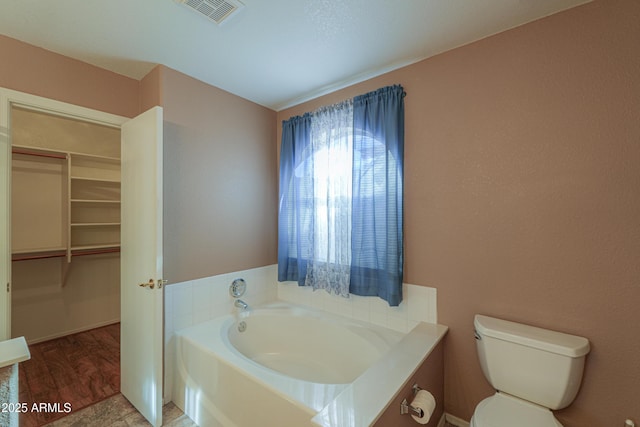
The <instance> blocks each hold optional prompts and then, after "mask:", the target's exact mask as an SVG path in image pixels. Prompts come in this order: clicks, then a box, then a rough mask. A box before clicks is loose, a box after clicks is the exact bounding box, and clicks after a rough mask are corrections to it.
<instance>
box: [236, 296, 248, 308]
mask: <svg viewBox="0 0 640 427" xmlns="http://www.w3.org/2000/svg"><path fill="white" fill-rule="evenodd" d="M233 305H234V306H236V307H238V308H240V309H242V310H246V309H248V308H249V304H247V303H246V302H244V301H242V300H241V299H240V298H238V299H237V300H236V301H235V302H234V303H233Z"/></svg>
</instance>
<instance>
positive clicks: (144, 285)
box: [139, 279, 156, 289]
mask: <svg viewBox="0 0 640 427" xmlns="http://www.w3.org/2000/svg"><path fill="white" fill-rule="evenodd" d="M139 286H140V287H142V288H149V289H153V288H155V287H156V282H155V281H154V280H153V279H149V281H148V282H147V283H140V285H139Z"/></svg>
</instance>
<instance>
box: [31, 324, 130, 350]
mask: <svg viewBox="0 0 640 427" xmlns="http://www.w3.org/2000/svg"><path fill="white" fill-rule="evenodd" d="M119 322H120V319H119V318H117V319H111V320H105V321H104V322H98V323H94V324H91V325H88V326H83V327H81V328H76V329H70V330H68V331H64V332H58V333H55V334H52V335H47V336H45V337H40V338H36V339H34V340H29V345H31V344H37V343H40V342H45V341H50V340H54V339H56V338H61V337H66V336H67V335H73V334H77V333H80V332H85V331H90V330H91V329H97V328H102V327H103V326H109V325H113V324H114V323H119Z"/></svg>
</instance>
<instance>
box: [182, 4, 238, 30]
mask: <svg viewBox="0 0 640 427" xmlns="http://www.w3.org/2000/svg"><path fill="white" fill-rule="evenodd" d="M177 2H178V3H182V4H184V5H185V6H188V7H190V8H191V9H193V10H195V11H196V12H198V13H200V14H201V15H204V16H206V17H207V18H208V19H210V20H212V21H213V22H215V23H216V24H220V23H221V22H222V21H224V20H225V19H227V18H229V17H230V16H231V15H232V14H233V13H234V12H237V11H238V10H239V9H241V8H242V7H244V5H243V4H242V3H240V2H239V1H237V0H177Z"/></svg>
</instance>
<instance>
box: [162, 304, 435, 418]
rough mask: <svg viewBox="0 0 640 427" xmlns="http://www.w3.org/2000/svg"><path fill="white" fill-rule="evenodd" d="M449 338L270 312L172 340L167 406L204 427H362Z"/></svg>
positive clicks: (279, 308)
mask: <svg viewBox="0 0 640 427" xmlns="http://www.w3.org/2000/svg"><path fill="white" fill-rule="evenodd" d="M240 322H244V325H242V326H243V328H242V329H244V331H243V332H240V331H239V329H238V327H239V326H241V325H240ZM445 332H446V327H444V326H439V325H428V324H420V325H419V326H418V327H416V328H415V329H414V330H413V331H412V332H410V333H409V334H406V335H403V334H400V333H398V332H395V331H391V330H388V329H385V328H381V327H376V326H373V325H369V324H366V323H360V322H356V321H353V320H350V319H346V318H341V317H338V316H329V315H328V314H326V313H321V312H316V311H312V310H307V309H303V308H301V307H296V306H293V305H290V304H284V303H277V304H271V305H268V306H265V307H262V308H257V309H253V310H251V311H250V312H249V313H248V314H246V315H243V316H241V317H234V316H231V315H229V316H223V317H219V318H217V319H213V320H210V321H208V322H204V323H201V324H198V325H195V326H192V327H189V328H186V329H183V330H180V331H177V332H176V345H177V350H176V366H175V375H174V378H175V381H174V393H173V399H174V402H175V403H176V405H177V406H178V407H180V408H181V409H182V410H183V411H184V412H185V413H186V414H187V415H189V417H191V418H192V419H193V420H194V421H195V422H196V423H197V424H198V425H199V426H201V427H207V426H224V427H234V426H237V427H251V426H256V425H260V426H261V427H263V426H264V427H266V426H274V427H287V426H292V427H303V426H317V425H325V426H332V425H336V426H341V427H347V426H354V427H355V426H366V425H370V424H371V423H372V422H374V421H375V419H376V418H377V417H378V415H379V414H380V413H381V412H382V411H383V410H384V408H385V406H386V404H387V403H388V402H389V401H390V400H391V398H392V397H393V395H394V394H395V392H396V390H398V389H399V388H400V387H401V386H402V384H403V383H404V381H405V380H406V379H407V378H409V376H410V375H411V373H412V372H413V371H414V370H415V369H416V368H417V367H418V366H419V365H420V363H421V362H422V360H424V359H425V358H426V356H427V355H428V354H429V352H430V351H431V349H432V348H433V347H435V345H436V344H437V342H438V341H439V340H440V339H441V338H442V336H443V335H444V333H445ZM399 362H400V363H402V366H398V365H399ZM405 365H413V366H405ZM371 382H372V383H371ZM382 385H384V386H383V387H381V386H382ZM354 393H357V394H358V396H357V398H356V399H363V400H362V402H360V403H358V402H355V401H354ZM355 406H358V407H357V408H356V407H355Z"/></svg>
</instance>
